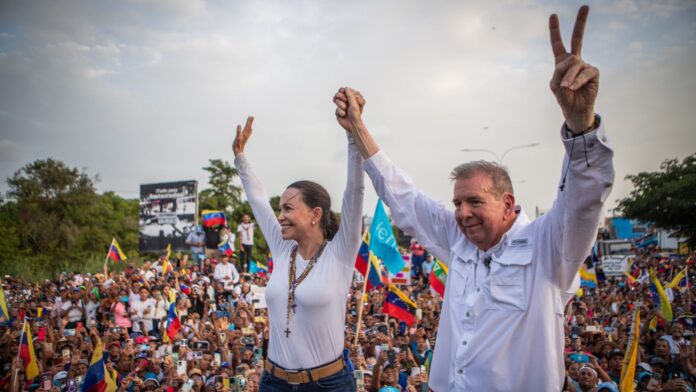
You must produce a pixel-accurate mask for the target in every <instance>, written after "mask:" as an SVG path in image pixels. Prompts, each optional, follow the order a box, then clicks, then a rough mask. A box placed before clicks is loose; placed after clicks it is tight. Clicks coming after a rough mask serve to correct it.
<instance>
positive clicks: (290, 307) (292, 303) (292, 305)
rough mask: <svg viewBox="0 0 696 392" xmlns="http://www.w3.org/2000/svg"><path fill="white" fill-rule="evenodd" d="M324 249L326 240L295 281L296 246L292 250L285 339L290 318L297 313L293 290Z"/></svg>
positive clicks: (288, 331)
mask: <svg viewBox="0 0 696 392" xmlns="http://www.w3.org/2000/svg"><path fill="white" fill-rule="evenodd" d="M325 247H326V240H324V242H322V243H321V245H320V246H319V249H318V250H317V253H315V254H314V257H312V258H311V259H309V263H308V264H307V268H305V270H304V271H302V274H300V276H299V277H298V278H297V279H295V268H296V267H295V258H296V257H297V245H295V247H294V248H292V253H291V254H290V267H289V268H288V270H289V272H288V310H287V312H288V316H287V324H286V328H285V337H286V338H289V337H290V318H291V317H292V315H293V314H295V313H296V311H297V309H296V308H297V303H296V302H295V289H296V288H297V286H299V285H300V283H302V282H303V281H304V280H305V278H306V277H307V275H308V274H309V271H311V270H312V268H313V267H314V264H316V263H317V259H318V258H319V256H321V254H322V252H323V251H324V248H325Z"/></svg>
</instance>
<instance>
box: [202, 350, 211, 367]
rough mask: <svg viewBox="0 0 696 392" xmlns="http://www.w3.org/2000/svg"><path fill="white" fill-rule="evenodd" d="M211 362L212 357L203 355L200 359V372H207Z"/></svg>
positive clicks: (206, 354)
mask: <svg viewBox="0 0 696 392" xmlns="http://www.w3.org/2000/svg"><path fill="white" fill-rule="evenodd" d="M212 362H213V356H212V355H210V354H208V353H205V354H203V358H201V363H200V366H201V370H208V369H209V368H210V364H211V363H212Z"/></svg>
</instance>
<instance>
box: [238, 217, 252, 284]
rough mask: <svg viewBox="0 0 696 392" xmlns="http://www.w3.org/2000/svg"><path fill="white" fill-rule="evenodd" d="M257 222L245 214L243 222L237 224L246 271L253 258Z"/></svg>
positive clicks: (240, 249) (243, 266)
mask: <svg viewBox="0 0 696 392" xmlns="http://www.w3.org/2000/svg"><path fill="white" fill-rule="evenodd" d="M255 227H256V224H255V223H254V222H252V221H251V217H250V216H249V215H247V214H244V216H243V217H242V223H240V224H239V226H237V234H238V235H237V236H238V237H239V243H240V245H241V246H240V248H239V251H240V252H241V256H242V260H240V262H241V263H242V268H243V271H244V272H246V271H247V268H249V261H250V260H251V251H252V250H253V249H254V228H255Z"/></svg>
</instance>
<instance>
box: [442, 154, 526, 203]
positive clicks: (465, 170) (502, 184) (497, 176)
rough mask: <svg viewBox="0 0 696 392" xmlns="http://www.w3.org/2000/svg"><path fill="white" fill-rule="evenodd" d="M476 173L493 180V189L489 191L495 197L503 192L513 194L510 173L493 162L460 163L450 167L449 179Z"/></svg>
mask: <svg viewBox="0 0 696 392" xmlns="http://www.w3.org/2000/svg"><path fill="white" fill-rule="evenodd" d="M477 174H485V175H487V176H488V177H490V179H491V181H492V182H493V189H492V190H491V191H492V193H493V195H494V196H495V197H496V199H497V198H499V197H500V196H502V195H503V193H505V192H508V193H510V194H514V192H513V191H512V181H510V175H509V174H508V172H507V170H506V169H505V168H504V167H503V166H501V165H499V164H497V163H495V162H488V161H472V162H467V163H462V164H461V165H459V166H457V167H455V168H454V169H452V173H451V174H450V179H451V180H452V181H456V180H458V179H469V178H471V177H473V176H475V175H477Z"/></svg>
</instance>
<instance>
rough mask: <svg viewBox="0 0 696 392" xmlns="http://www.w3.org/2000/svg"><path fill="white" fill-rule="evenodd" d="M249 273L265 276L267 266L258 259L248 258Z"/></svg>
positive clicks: (266, 274)
mask: <svg viewBox="0 0 696 392" xmlns="http://www.w3.org/2000/svg"><path fill="white" fill-rule="evenodd" d="M249 273H251V274H256V275H258V276H260V277H262V278H265V277H267V276H268V267H267V266H266V265H265V264H263V263H262V262H260V261H254V260H249Z"/></svg>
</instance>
